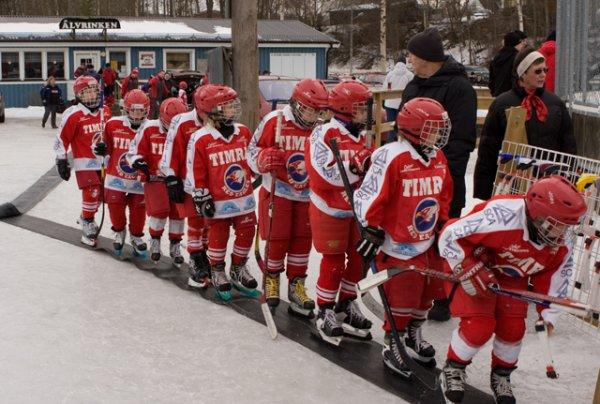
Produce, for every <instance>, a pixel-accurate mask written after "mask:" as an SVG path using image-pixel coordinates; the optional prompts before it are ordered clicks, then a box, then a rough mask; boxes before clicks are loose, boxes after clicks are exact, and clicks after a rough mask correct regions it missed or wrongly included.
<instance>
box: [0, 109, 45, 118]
mask: <svg viewBox="0 0 600 404" xmlns="http://www.w3.org/2000/svg"><path fill="white" fill-rule="evenodd" d="M4 113H5V116H6V117H7V118H17V119H29V118H36V119H40V120H41V119H42V117H43V116H44V107H27V108H6V109H5V110H4Z"/></svg>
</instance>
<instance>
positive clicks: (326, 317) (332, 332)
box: [315, 307, 344, 346]
mask: <svg viewBox="0 0 600 404" xmlns="http://www.w3.org/2000/svg"><path fill="white" fill-rule="evenodd" d="M315 323H316V331H317V334H316V335H317V336H318V337H319V338H320V339H321V340H323V341H325V342H327V343H329V344H331V345H335V346H338V345H340V342H342V337H343V335H344V328H343V327H342V322H341V321H340V320H339V319H338V318H337V316H336V314H335V311H333V309H330V308H323V307H321V308H320V309H319V314H317V320H316V321H315Z"/></svg>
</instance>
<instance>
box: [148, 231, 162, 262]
mask: <svg viewBox="0 0 600 404" xmlns="http://www.w3.org/2000/svg"><path fill="white" fill-rule="evenodd" d="M161 255H162V253H161V251H160V238H155V237H152V238H151V239H150V259H151V260H152V261H154V262H158V261H160V256H161Z"/></svg>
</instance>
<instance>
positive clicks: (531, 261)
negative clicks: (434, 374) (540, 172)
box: [438, 175, 586, 404]
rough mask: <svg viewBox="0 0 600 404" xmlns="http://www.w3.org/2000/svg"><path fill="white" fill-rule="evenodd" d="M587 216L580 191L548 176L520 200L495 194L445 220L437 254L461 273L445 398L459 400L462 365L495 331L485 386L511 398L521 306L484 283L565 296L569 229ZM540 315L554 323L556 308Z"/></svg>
mask: <svg viewBox="0 0 600 404" xmlns="http://www.w3.org/2000/svg"><path fill="white" fill-rule="evenodd" d="M585 213H586V204H585V201H584V199H583V196H582V195H581V194H580V193H579V192H577V190H576V189H575V187H574V186H573V185H572V184H571V183H569V182H568V181H567V180H566V179H565V178H563V177H560V176H557V175H554V176H550V177H546V178H542V179H540V180H538V181H536V182H535V183H533V184H532V185H531V187H530V188H529V190H528V191H527V193H526V195H525V197H523V196H506V195H502V196H496V197H493V198H492V199H490V200H488V201H486V202H483V203H480V204H479V205H477V206H475V208H473V210H472V211H471V212H470V213H469V214H468V215H466V216H464V217H462V218H460V219H456V220H454V219H453V220H452V221H449V222H448V224H447V225H446V227H445V228H444V229H443V231H442V232H441V234H440V236H439V242H438V246H439V250H440V254H441V256H442V257H443V258H445V259H446V261H447V264H448V266H447V270H448V271H452V272H453V273H454V274H456V275H457V276H459V277H464V278H465V279H464V280H463V281H462V282H461V284H460V285H459V286H458V288H457V289H456V294H455V296H454V299H453V301H452V303H451V305H450V310H451V312H452V315H453V316H454V317H459V318H460V323H459V326H458V328H457V329H456V330H454V333H453V334H452V340H451V342H450V346H449V348H448V355H447V360H446V366H445V367H444V368H443V371H442V375H441V376H442V388H443V389H444V392H445V395H446V397H447V398H448V400H450V401H452V402H461V401H462V399H463V395H464V383H465V378H466V372H465V368H466V366H467V365H468V364H469V363H471V359H472V358H473V357H474V356H475V354H476V353H477V352H478V351H479V349H480V348H481V347H482V346H483V345H484V344H485V343H486V342H487V341H488V340H489V339H490V338H491V337H492V334H494V344H493V349H492V371H491V375H490V384H491V388H492V390H493V392H494V396H495V398H496V402H497V403H502V404H512V403H515V398H514V396H513V392H512V389H511V385H510V374H511V372H512V371H513V370H514V369H515V368H516V364H517V359H518V357H519V352H520V350H521V341H522V339H523V335H524V333H525V317H526V316H527V303H526V302H524V301H520V300H515V299H512V298H510V297H505V296H500V295H495V294H493V293H491V292H490V291H489V290H488V289H487V286H486V285H488V284H489V283H496V284H498V285H500V287H502V286H504V287H510V288H513V289H522V290H527V289H528V283H531V284H532V285H533V290H534V291H536V292H539V293H544V294H548V295H551V296H564V295H565V294H566V292H567V287H568V282H569V276H570V274H571V273H572V267H573V256H572V247H573V238H574V233H573V229H572V226H575V225H577V224H578V223H579V222H580V219H581V218H582V217H583V215H584V214H585ZM480 251H483V253H480ZM538 312H539V314H540V316H541V318H543V320H544V321H545V322H547V323H549V327H550V328H553V326H554V324H556V320H557V315H558V312H556V311H555V310H552V309H541V308H540V307H538Z"/></svg>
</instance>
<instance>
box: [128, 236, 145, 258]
mask: <svg viewBox="0 0 600 404" xmlns="http://www.w3.org/2000/svg"><path fill="white" fill-rule="evenodd" d="M129 240H130V241H131V246H132V247H133V255H136V256H138V257H142V258H145V257H146V256H147V255H148V246H147V245H146V242H145V241H144V239H143V238H142V237H138V236H134V235H133V234H132V235H131V236H129Z"/></svg>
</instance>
